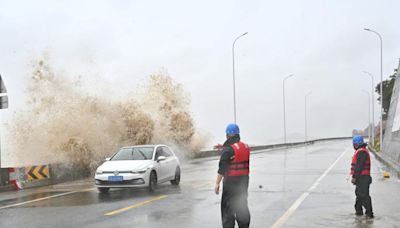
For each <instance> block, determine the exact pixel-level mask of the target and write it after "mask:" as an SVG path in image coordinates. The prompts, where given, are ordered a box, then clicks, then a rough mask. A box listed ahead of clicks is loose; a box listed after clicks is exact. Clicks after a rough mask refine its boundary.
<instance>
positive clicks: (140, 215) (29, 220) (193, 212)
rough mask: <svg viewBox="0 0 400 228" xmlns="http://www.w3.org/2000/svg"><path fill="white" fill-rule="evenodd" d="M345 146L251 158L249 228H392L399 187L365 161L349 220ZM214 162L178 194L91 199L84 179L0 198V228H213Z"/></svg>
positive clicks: (399, 223) (186, 179) (187, 176)
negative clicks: (362, 187) (359, 197)
mask: <svg viewBox="0 0 400 228" xmlns="http://www.w3.org/2000/svg"><path fill="white" fill-rule="evenodd" d="M352 154H353V150H352V148H351V141H350V140H341V141H331V142H319V143H315V144H314V145H309V146H304V147H297V148H290V149H287V150H284V149H280V150H269V151H262V152H257V153H254V154H252V156H251V176H250V186H249V207H250V212H251V227H400V194H399V190H400V182H399V180H398V179H397V178H395V177H392V178H390V179H384V178H383V177H382V169H384V168H385V167H383V166H382V165H381V164H380V163H379V162H378V161H377V160H375V159H374V158H373V160H372V175H373V184H372V185H371V196H372V203H373V208H374V213H375V215H376V217H375V219H373V220H366V219H365V218H363V217H356V216H355V215H354V208H353V205H354V198H355V196H354V186H353V185H351V184H350V182H349V181H348V180H346V178H348V173H349V167H350V162H351V156H352ZM217 165H218V158H216V157H211V158H204V159H198V160H194V161H189V162H184V163H183V165H182V166H183V167H182V168H183V171H182V180H181V185H180V186H179V187H176V186H172V185H171V184H169V183H165V184H162V185H160V186H159V188H158V189H157V191H156V192H155V193H153V194H151V193H148V192H147V190H145V189H117V190H111V191H110V193H109V194H108V195H103V194H100V193H98V191H97V190H96V189H95V188H94V186H93V181H92V180H91V179H88V180H81V181H75V182H69V183H63V184H59V185H54V186H47V187H41V188H35V189H27V190H23V191H19V192H3V193H0V227H14V228H17V227H30V228H31V227H40V228H44V227H93V228H102V227H182V228H183V227H185V228H188V227H221V219H220V197H221V196H220V195H215V194H214V192H213V187H214V182H215V176H216V170H217Z"/></svg>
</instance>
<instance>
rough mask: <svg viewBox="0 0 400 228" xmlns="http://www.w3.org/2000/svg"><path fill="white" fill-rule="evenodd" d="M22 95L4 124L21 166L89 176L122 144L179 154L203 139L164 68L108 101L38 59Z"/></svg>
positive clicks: (191, 149)
mask: <svg viewBox="0 0 400 228" xmlns="http://www.w3.org/2000/svg"><path fill="white" fill-rule="evenodd" d="M133 87H135V86H133ZM27 93H28V94H27V95H28V96H29V99H28V101H27V103H26V106H25V107H24V108H23V109H21V110H17V111H15V114H14V116H13V118H12V121H11V122H10V124H9V126H10V133H11V138H12V142H11V148H12V149H13V151H14V154H15V155H16V156H17V159H18V161H19V163H20V164H23V165H29V164H47V163H62V164H68V165H71V166H72V167H74V168H76V169H78V170H82V171H83V172H84V173H85V174H86V175H89V174H91V173H93V171H94V170H95V168H96V167H97V166H98V165H99V163H101V162H102V161H103V159H104V158H105V157H107V156H110V155H111V154H112V153H113V152H114V151H116V150H117V149H118V148H120V147H122V146H128V145H138V144H150V143H155V144H156V143H164V144H167V145H171V146H173V147H174V148H176V149H177V151H178V154H180V156H181V158H183V157H184V156H190V155H191V153H193V152H195V151H198V150H199V149H200V148H201V147H203V146H204V144H205V143H206V140H207V137H206V136H205V134H204V133H201V132H199V131H197V130H196V129H195V124H194V120H193V118H192V116H191V113H190V111H189V105H190V99H189V94H188V93H187V92H186V91H185V90H184V88H183V86H182V85H181V84H179V83H176V82H175V81H174V80H173V79H172V78H171V77H170V76H169V75H168V73H167V72H165V71H163V72H159V73H156V74H154V75H151V76H149V77H148V80H147V81H146V83H144V84H142V85H140V86H138V87H137V89H135V92H132V93H131V94H130V95H128V96H126V97H125V98H124V99H123V100H118V101H111V100H107V99H104V98H103V97H96V96H93V95H92V96H90V95H88V94H87V93H85V90H84V88H83V86H82V85H81V83H79V80H78V81H71V80H70V79H69V77H65V76H64V75H63V74H60V73H57V72H55V71H54V70H53V69H52V67H51V66H50V65H49V64H48V62H47V61H46V59H43V60H39V61H36V62H35V63H34V64H33V70H32V75H31V76H30V77H29V83H28V88H27Z"/></svg>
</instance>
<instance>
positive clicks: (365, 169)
mask: <svg viewBox="0 0 400 228" xmlns="http://www.w3.org/2000/svg"><path fill="white" fill-rule="evenodd" d="M359 153H365V154H366V155H367V160H366V161H365V164H364V167H363V169H362V171H361V175H365V176H369V175H371V173H370V170H371V158H370V156H369V152H368V150H367V149H366V148H360V149H358V150H357V151H356V152H355V153H354V155H353V159H352V161H351V172H350V174H351V175H354V167H355V166H356V164H357V155H358V154H359Z"/></svg>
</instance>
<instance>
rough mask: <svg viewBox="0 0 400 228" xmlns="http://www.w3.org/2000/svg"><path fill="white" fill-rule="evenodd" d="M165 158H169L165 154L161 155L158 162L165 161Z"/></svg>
mask: <svg viewBox="0 0 400 228" xmlns="http://www.w3.org/2000/svg"><path fill="white" fill-rule="evenodd" d="M165 159H167V158H166V157H165V156H159V157H158V158H157V162H160V161H164V160H165Z"/></svg>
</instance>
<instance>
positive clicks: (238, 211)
mask: <svg viewBox="0 0 400 228" xmlns="http://www.w3.org/2000/svg"><path fill="white" fill-rule="evenodd" d="M248 188H249V176H241V177H224V184H223V190H222V201H221V215H222V226H223V228H233V227H235V221H236V222H237V223H238V225H239V228H247V227H249V225H250V211H249V207H248V205H247V196H248Z"/></svg>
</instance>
